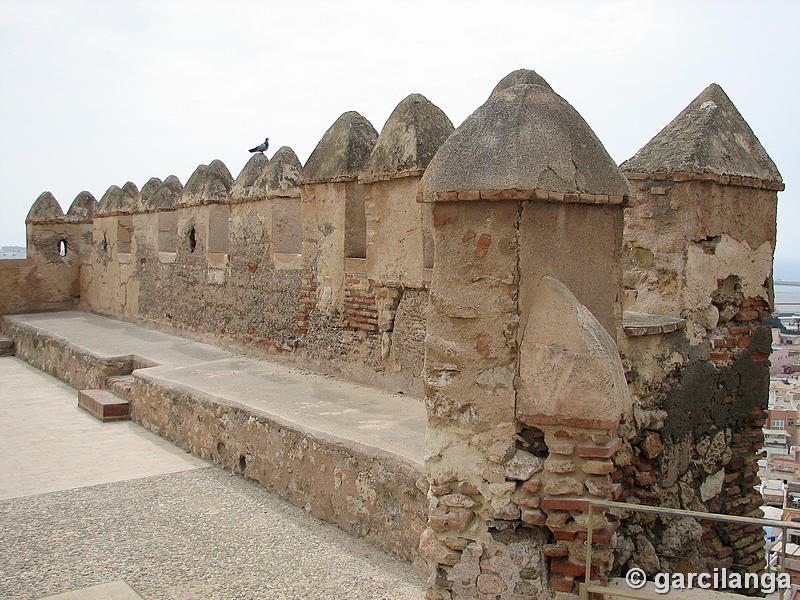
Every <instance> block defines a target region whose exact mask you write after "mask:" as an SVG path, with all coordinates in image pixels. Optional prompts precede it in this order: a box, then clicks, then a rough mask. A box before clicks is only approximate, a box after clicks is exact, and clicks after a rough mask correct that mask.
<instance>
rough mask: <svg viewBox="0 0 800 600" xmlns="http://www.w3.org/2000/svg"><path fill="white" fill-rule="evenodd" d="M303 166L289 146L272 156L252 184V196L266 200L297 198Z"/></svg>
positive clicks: (282, 147)
mask: <svg viewBox="0 0 800 600" xmlns="http://www.w3.org/2000/svg"><path fill="white" fill-rule="evenodd" d="M302 170H303V165H302V164H301V163H300V159H299V158H297V154H295V153H294V150H292V149H291V148H290V147H289V146H281V148H280V149H279V150H278V151H277V152H276V153H275V154H274V155H273V157H272V159H270V161H269V165H267V168H266V169H265V170H264V173H263V174H262V175H261V177H259V178H258V180H257V181H256V182H255V183H254V184H253V192H252V193H253V194H254V195H257V196H259V197H262V198H263V197H266V198H298V197H299V196H300V173H301V171H302Z"/></svg>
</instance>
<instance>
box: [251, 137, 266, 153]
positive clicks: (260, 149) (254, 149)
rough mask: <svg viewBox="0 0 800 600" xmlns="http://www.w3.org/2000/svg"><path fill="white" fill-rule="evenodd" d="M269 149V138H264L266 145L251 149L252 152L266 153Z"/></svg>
mask: <svg viewBox="0 0 800 600" xmlns="http://www.w3.org/2000/svg"><path fill="white" fill-rule="evenodd" d="M267 148H269V138H264V143H263V144H259V145H258V146H256V147H255V148H250V152H266V151H267Z"/></svg>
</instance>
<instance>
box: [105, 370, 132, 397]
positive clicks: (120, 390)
mask: <svg viewBox="0 0 800 600" xmlns="http://www.w3.org/2000/svg"><path fill="white" fill-rule="evenodd" d="M133 379H134V377H133V375H113V376H111V377H106V379H105V381H103V389H104V390H108V391H109V392H111V393H112V394H114V395H116V396H119V397H120V398H123V399H124V400H125V401H126V402H127V401H130V399H131V388H132V387H133Z"/></svg>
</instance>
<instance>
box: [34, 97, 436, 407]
mask: <svg viewBox="0 0 800 600" xmlns="http://www.w3.org/2000/svg"><path fill="white" fill-rule="evenodd" d="M451 131H452V124H451V123H450V121H449V119H447V117H446V116H445V115H444V113H442V112H441V111H440V110H439V109H438V108H436V107H435V106H434V105H433V104H431V103H430V102H429V101H428V100H427V99H426V98H424V96H420V95H418V94H412V95H411V96H409V97H408V98H407V99H405V100H404V101H403V102H401V103H400V105H399V106H398V107H397V109H396V110H395V111H394V113H393V115H392V117H391V118H390V119H389V121H388V122H387V125H386V127H384V131H383V133H382V136H381V137H380V139H379V136H378V134H377V132H376V131H375V129H374V128H373V127H372V125H371V124H369V122H368V121H366V119H364V118H363V117H361V116H360V115H358V113H355V112H348V113H345V114H344V115H342V117H340V119H338V120H337V122H336V123H335V124H334V125H333V126H332V127H331V128H330V130H329V131H328V132H327V133H326V134H325V136H323V138H322V140H321V141H320V143H319V144H318V146H317V149H316V150H315V151H314V153H312V155H311V157H310V158H309V160H308V162H307V164H306V165H305V167H303V165H301V163H300V161H299V160H298V158H297V156H296V155H295V153H294V152H293V151H292V150H291V148H288V147H283V148H280V149H279V150H278V151H277V152H276V153H275V154H274V155H273V156H272V158H271V159H268V158H267V157H266V156H264V155H263V154H260V153H257V154H255V155H253V156H252V157H251V159H250V160H249V161H248V163H247V164H246V165H245V166H244V168H243V169H242V171H241V173H240V174H239V175H238V177H236V179H234V178H233V177H232V176H231V174H230V172H229V171H228V169H227V167H226V166H225V165H224V164H223V163H222V162H221V161H218V160H217V161H212V162H210V163H209V164H207V165H200V166H199V167H198V168H197V169H196V170H195V172H194V173H193V174H192V175H191V177H190V178H189V180H188V181H187V182H186V185H185V186H183V185H182V184H181V182H180V181H179V180H178V179H177V178H176V177H174V176H170V177H167V178H166V179H165V180H163V181H162V180H161V179H159V178H152V179H150V180H149V181H147V182H146V183H145V184H144V185H143V186H142V189H141V190H139V189H138V188H137V186H136V185H135V184H134V183H132V182H128V183H126V184H125V185H123V186H121V187H119V186H111V187H110V188H109V189H108V190H107V191H106V193H105V194H104V195H103V197H102V199H101V202H100V203H99V205H98V206H97V211H96V214H94V210H92V216H91V218H89V219H88V220H85V222H84V225H83V228H84V231H83V234H82V235H83V237H82V238H81V242H80V244H81V248H82V250H81V252H80V255H81V257H82V261H81V263H82V264H80V267H79V270H76V273H79V276H78V277H77V281H79V282H80V303H81V305H82V306H83V307H85V308H87V309H89V310H93V311H97V312H99V313H102V314H108V315H112V316H119V317H124V318H130V319H142V320H147V321H152V322H154V323H157V324H160V325H166V326H170V327H176V328H179V329H184V330H187V331H190V332H192V333H195V334H198V335H213V336H216V337H219V338H221V339H224V340H226V341H230V342H232V343H235V344H242V345H244V346H246V347H248V349H249V350H250V351H254V352H256V353H267V354H271V355H281V356H282V357H284V358H287V359H288V360H291V361H292V362H295V363H297V364H302V365H305V366H310V367H312V368H317V369H320V370H325V371H331V370H333V371H334V372H339V373H341V374H343V375H345V376H346V377H348V378H351V379H355V380H358V381H362V382H367V383H372V384H376V385H379V386H382V387H389V388H390V389H396V390H399V391H404V392H406V393H409V394H412V395H417V396H419V395H421V393H422V357H423V340H424V335H425V319H424V311H425V308H426V306H427V295H428V291H427V282H428V281H429V279H430V267H431V264H432V261H433V256H432V252H433V250H432V248H433V246H432V237H431V234H430V218H429V215H430V210H429V208H428V207H427V206H426V205H421V204H418V203H417V202H416V196H417V192H418V186H419V180H420V177H421V175H422V173H423V172H424V170H425V167H426V166H427V163H428V162H429V161H430V159H431V157H432V156H433V154H434V153H435V151H436V150H437V149H438V147H439V145H441V143H442V142H443V141H444V139H445V138H446V137H447V136H448V135H449V134H450V132H451ZM378 142H379V143H378ZM45 200H47V198H45V199H44V200H42V202H40V203H39V204H38V208H37V211H40V209H41V212H42V213H43V214H45V213H47V215H49V212H48V211H50V212H52V213H53V214H52V215H50V216H48V217H47V218H49V219H51V220H52V219H59V218H61V216H59V215H60V214H61V211H60V208H58V209H57V210H52V209H53V206H52V203H48V202H46V201H45ZM78 204H80V203H77V204H76V210H78V209H77V206H78ZM84 212H85V211H84ZM47 215H45V216H47ZM36 227H37V229H36V231H37V232H38V233H37V234H36V236H34V237H36V239H35V240H32V241H33V243H34V245H32V247H34V248H35V244H36V243H38V242H37V240H38V239H39V237H41V238H42V244H43V245H44V246H47V247H49V246H48V244H50V240H49V239H47V238H46V232H45V230H44V229H43V227H42V224H37V225H36ZM37 236H38V237H37ZM50 245H52V244H50ZM70 246H72V242H71V241H70ZM75 296H77V294H75ZM22 304H25V303H22Z"/></svg>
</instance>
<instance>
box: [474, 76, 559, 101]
mask: <svg viewBox="0 0 800 600" xmlns="http://www.w3.org/2000/svg"><path fill="white" fill-rule="evenodd" d="M520 83H527V84H529V85H541V86H543V87H546V88H547V89H552V88H551V87H550V84H549V83H547V82H546V81H545V80H544V77H542V76H541V75H539V74H538V73H537V72H536V71H533V70H531V69H517V70H516V71H511V73H509V74H508V75H506V76H505V77H503V78H502V79H501V80H500V81H498V82H497V85H496V86H494V89H493V90H492V93H491V94H490V95H489V97H490V98H491V97H492V96H494V95H495V94H496V93H498V92H502V91H503V90H506V89H508V88H510V87H514V86H515V85H518V84H520Z"/></svg>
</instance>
